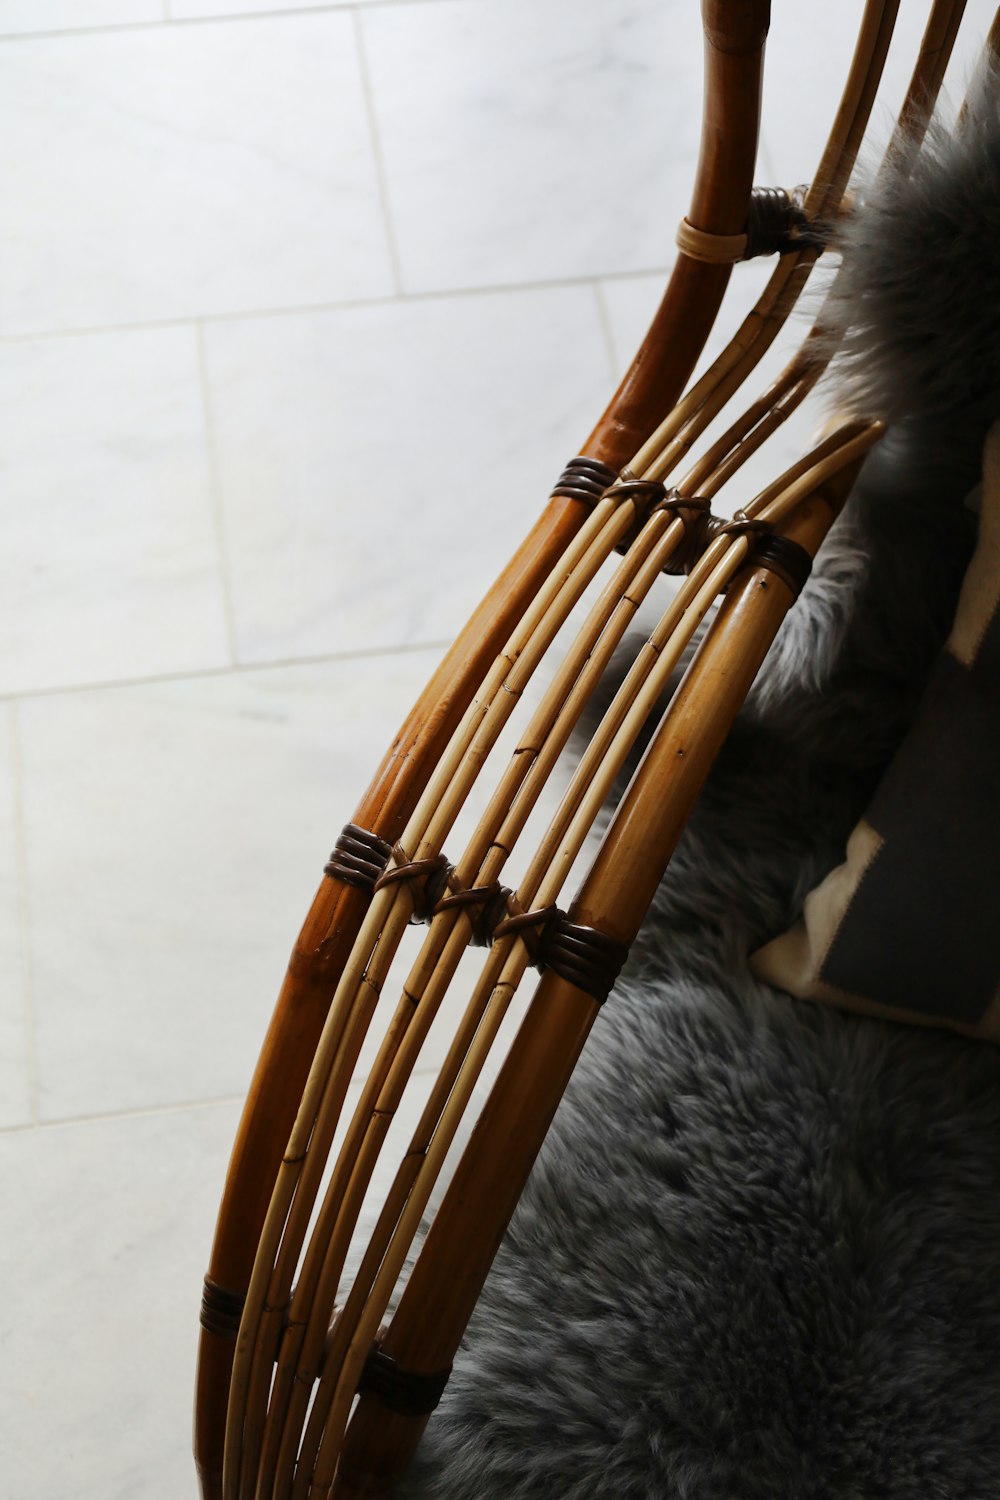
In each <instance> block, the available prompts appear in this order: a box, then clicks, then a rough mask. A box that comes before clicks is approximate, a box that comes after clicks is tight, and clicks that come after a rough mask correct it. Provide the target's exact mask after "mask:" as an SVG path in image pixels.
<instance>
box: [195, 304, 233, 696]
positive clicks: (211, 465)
mask: <svg viewBox="0 0 1000 1500" xmlns="http://www.w3.org/2000/svg"><path fill="white" fill-rule="evenodd" d="M195 337H196V339H197V342H198V381H199V384H200V386H201V404H202V413H203V415H204V419H205V443H206V446H207V449H208V474H209V488H210V490H211V499H212V520H213V526H214V530H215V545H216V551H217V559H216V561H217V564H218V569H219V584H220V586H221V588H222V607H223V610H224V613H225V616H226V638H227V641H228V643H229V663H230V666H231V667H235V666H236V664H237V661H238V652H237V649H236V611H235V609H234V607H233V589H232V580H231V578H230V569H229V548H228V545H227V538H226V517H225V512H224V511H223V508H222V480H221V477H220V474H219V448H218V443H217V442H216V436H215V413H214V410H213V407H212V393H211V388H210V386H209V380H208V356H207V352H206V349H205V325H204V323H201V322H199V323H196V324H195Z"/></svg>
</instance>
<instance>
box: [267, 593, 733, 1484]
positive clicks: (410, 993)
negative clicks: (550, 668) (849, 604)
mask: <svg viewBox="0 0 1000 1500" xmlns="http://www.w3.org/2000/svg"><path fill="white" fill-rule="evenodd" d="M715 592H717V586H714V588H712V591H711V594H709V597H715ZM529 738H531V735H529ZM508 841H510V837H508V835H507V834H504V843H508ZM489 873H490V876H492V874H493V873H495V871H489ZM405 999H406V1001H412V1002H414V1004H417V1002H420V1005H421V1013H423V1014H430V1013H429V1011H427V1008H426V998H424V996H421V995H420V992H418V990H415V987H414V981H412V980H409V981H408V984H406V987H405ZM405 1014H406V1016H412V1010H409V1007H406V1008H405ZM364 1110H370V1098H366V1100H364V1101H363V1104H360V1106H358V1113H363V1112H364ZM381 1113H382V1103H379V1115H381ZM340 1191H342V1182H334V1184H331V1188H330V1197H331V1199H333V1200H334V1202H336V1199H337V1197H339V1193H340ZM313 1233H315V1236H316V1238H319V1236H321V1235H322V1230H321V1227H319V1226H318V1227H316V1230H315V1232H313ZM300 1287H301V1280H300ZM334 1290H336V1289H334ZM268 1421H270V1418H268ZM264 1493H267V1491H265V1488H264Z"/></svg>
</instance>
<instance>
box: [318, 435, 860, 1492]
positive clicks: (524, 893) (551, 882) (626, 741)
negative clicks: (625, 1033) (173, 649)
mask: <svg viewBox="0 0 1000 1500" xmlns="http://www.w3.org/2000/svg"><path fill="white" fill-rule="evenodd" d="M856 446H857V445H856V444H854V445H851V444H847V445H845V447H844V453H845V454H846V455H847V458H848V459H850V458H851V457H852V456H853V454H854V452H856ZM841 461H843V460H841ZM825 467H826V468H827V469H828V468H829V465H826V466H825ZM815 470H816V466H815V465H814V473H813V475H812V476H811V479H812V481H813V482H815V478H816V472H815ZM800 491H801V486H800ZM794 500H795V496H794V495H792V496H791V497H790V498H789V500H788V501H787V502H786V503H788V504H790V503H793V502H794ZM774 509H777V507H775V508H774ZM741 549H742V551H745V550H746V543H745V542H740V543H739V544H735V550H734V555H733V557H732V559H731V560H730V561H729V562H728V563H727V564H724V565H723V566H724V567H725V568H726V571H727V573H728V574H731V573H732V572H733V571H735V569H736V568H738V567H739V566H740V565H741V563H742V560H743V558H742V555H741ZM719 582H720V579H719V578H718V577H716V578H715V579H714V580H713V582H712V584H711V586H710V587H709V588H708V589H707V591H704V590H703V594H704V597H703V599H702V601H701V606H700V609H699V611H698V618H700V617H701V615H703V614H704V611H705V610H706V609H707V608H708V606H709V604H710V603H711V601H712V600H713V599H714V598H715V597H716V594H717V592H718V584H719ZM696 624H697V619H692V620H691V622H690V630H689V631H688V632H687V633H686V636H687V635H689V634H690V633H691V631H693V629H694V628H695V626H696ZM684 644H686V638H685V640H681V641H679V642H678V641H677V640H676V637H675V640H674V641H672V642H671V645H672V647H673V646H676V654H677V655H679V653H680V650H682V649H683V646H684ZM675 660H676V656H674V657H672V658H666V657H664V656H663V655H661V656H660V657H659V659H658V662H657V671H656V672H655V673H654V674H653V682H652V685H650V686H648V687H647V693H651V694H653V695H654V696H656V695H658V694H659V691H660V690H661V688H662V684H663V682H664V681H665V675H666V674H668V673H669V671H670V670H672V667H673V664H674V661H675ZM651 701H652V699H648V700H646V701H643V702H642V703H641V704H640V705H639V708H638V709H637V710H633V716H632V718H631V720H630V722H629V723H628V724H627V725H626V727H625V728H624V729H622V730H621V731H620V734H619V737H618V742H617V744H616V746H615V753H613V754H612V755H610V756H609V757H607V759H606V760H605V761H604V764H603V766H602V770H601V776H602V777H606V776H607V775H610V776H611V777H612V778H613V777H614V775H616V774H617V770H618V766H619V764H620V761H621V760H622V759H623V758H624V756H625V754H627V752H628V749H629V747H630V745H631V744H632V743H633V741H634V735H635V732H636V729H637V725H638V723H640V722H641V721H642V719H644V718H645V716H646V714H647V713H648V711H649V708H650V705H651ZM636 713H638V716H639V717H638V719H636V718H635V714H636ZM601 748H602V749H603V746H602V747H601ZM580 770H581V774H580V775H579V776H578V778H577V783H578V784H579V783H580V782H583V783H584V784H586V782H587V774H586V773H587V771H588V770H589V767H581V768H580ZM606 790H607V786H606V785H605V786H604V787H602V788H601V791H600V795H599V796H598V797H597V802H596V806H597V807H599V806H600V803H601V802H603V798H604V794H605V793H606ZM590 821H592V818H589V819H588V820H587V823H586V827H589V822H590ZM581 826H582V825H581ZM585 832H586V828H584V829H583V833H584V834H585ZM578 839H579V841H582V839H580V838H579V829H578ZM542 863H543V865H544V864H545V863H547V860H543V862H542ZM536 864H537V862H536ZM564 874H565V871H561V872H560V873H559V874H558V875H557V876H555V877H554V876H553V874H552V872H551V869H550V871H549V873H548V875H546V876H545V878H544V880H543V885H542V887H541V890H540V892H539V895H538V897H537V899H538V900H539V901H542V902H543V903H544V904H547V903H548V901H549V900H550V899H551V898H552V897H553V895H554V894H555V893H556V885H557V884H559V883H561V880H562V879H563V878H564ZM518 899H519V900H520V901H522V902H524V901H525V900H527V899H531V892H530V889H528V888H526V887H525V886H524V885H522V886H521V887H520V888H519V891H518ZM524 962H527V959H526V958H525V959H524ZM490 967H491V968H495V960H494V962H493V963H491V965H490ZM522 967H523V965H522ZM488 977H489V978H490V979H491V980H492V979H495V974H491V975H489V976H488ZM507 977H508V976H506V975H505V976H504V979H505V980H506V979H507ZM518 977H519V976H518ZM502 982H503V981H502ZM480 1045H481V1040H480V1038H479V1036H478V1035H477V1040H476V1046H477V1048H478V1047H480ZM483 1045H485V1044H483ZM476 1071H477V1072H478V1067H477V1069H476ZM387 1107H388V1101H387V1100H386V1099H385V1098H380V1099H379V1102H378V1109H379V1112H380V1113H381V1112H382V1111H383V1110H384V1109H386V1108H387ZM414 1211H415V1212H418V1213H419V1211H420V1210H414ZM403 1253H404V1254H405V1247H404V1249H403ZM390 1290H391V1286H390ZM343 1316H344V1315H342V1318H343ZM379 1316H380V1314H379ZM340 1327H341V1330H342V1331H343V1323H342V1322H341V1324H340ZM317 1402H318V1405H317V1407H316V1411H317V1418H318V1417H319V1415H320V1411H321V1406H322V1398H321V1397H317ZM314 1425H315V1424H314ZM303 1459H304V1460H305V1461H306V1463H307V1462H308V1456H307V1454H306V1453H304V1454H303Z"/></svg>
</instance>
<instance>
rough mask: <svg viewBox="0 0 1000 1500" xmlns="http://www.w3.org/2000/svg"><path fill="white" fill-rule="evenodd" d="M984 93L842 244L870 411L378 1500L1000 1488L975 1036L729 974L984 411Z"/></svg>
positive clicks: (970, 1493)
mask: <svg viewBox="0 0 1000 1500" xmlns="http://www.w3.org/2000/svg"><path fill="white" fill-rule="evenodd" d="M994 88H995V81H994ZM998 97H1000V96H998V94H997V93H996V92H993V93H992V94H991V95H989V96H987V94H986V93H985V92H984V91H981V92H980V94H979V96H978V99H979V103H978V106H977V109H976V110H974V111H973V115H972V121H971V124H970V125H969V126H968V127H967V130H966V132H965V134H964V135H963V136H962V137H961V138H960V139H957V140H956V139H953V138H951V137H949V136H946V135H945V134H944V133H943V132H942V131H937V132H935V134H934V135H933V136H932V138H931V141H930V145H929V150H928V152H927V153H926V154H925V155H922V156H921V157H920V159H919V161H918V162H916V163H905V164H902V165H901V168H900V170H899V171H898V172H897V173H896V174H895V175H894V176H893V177H892V179H891V181H890V184H889V186H888V188H887V190H886V193H885V196H884V197H882V198H881V199H880V200H879V201H878V203H877V204H873V205H870V206H869V208H868V209H867V210H866V213H867V214H870V215H871V217H870V218H869V219H868V221H867V222H868V226H869V227H868V228H865V227H864V226H863V225H862V224H860V223H859V226H858V229H857V230H856V231H852V249H851V254H852V255H853V260H852V264H851V269H850V277H849V281H845V283H844V288H843V293H842V295H843V296H844V297H847V296H848V295H850V296H861V297H863V298H864V299H865V302H864V307H863V309H862V311H863V313H864V316H863V318H862V320H861V322H860V331H859V333H858V334H857V335H856V336H854V337H853V338H852V342H851V350H850V362H851V365H852V368H853V369H854V370H855V371H862V372H864V377H863V381H862V385H863V389H864V393H865V396H866V398H867V399H868V400H869V401H870V402H872V403H873V404H874V405H875V406H876V407H877V406H878V402H879V400H880V399H881V397H880V396H879V392H883V393H884V392H886V391H888V392H891V396H890V397H888V398H887V403H888V405H891V407H892V414H893V417H894V419H895V426H894V428H893V429H892V431H891V432H890V434H889V436H888V437H887V438H886V440H885V441H884V443H883V444H882V445H881V446H880V448H879V449H877V450H876V451H875V452H874V453H873V455H872V456H871V458H870V459H869V461H868V463H867V464H866V466H865V469H864V471H863V473H862V477H861V479H860V481H859V483H858V485H857V486H856V488H855V492H854V495H853V497H852V499H851V501H850V502H849V505H848V507H847V509H846V511H845V513H844V514H843V516H842V517H841V519H840V521H839V522H838V524H837V526H836V527H835V529H834V531H833V533H832V534H831V537H830V539H829V542H828V544H827V545H825V546H824V548H823V550H822V553H821V556H820V559H819V561H818V564H817V567H816V570H815V573H814V576H813V578H812V580H811V581H810V583H809V585H808V587H807V588H806V590H805V592H804V594H803V596H802V598H801V600H800V602H799V604H798V606H797V607H796V608H795V609H794V610H793V611H792V612H791V614H790V615H789V617H788V620H787V622H786V624H785V626H784V627H783V630H782V632H781V634H780V636H779V639H778V641H777V643H776V646H775V649H774V651H773V652H772V654H771V656H770V657H769V659H768V661H767V662H766V664H765V667H764V669H763V670H762V672H761V675H760V677H759V679H758V682H757V684H756V686H755V689H754V691H753V693H752V695H751V698H750V699H749V701H748V703H747V704H746V707H745V709H744V711H743V713H742V715H741V716H740V718H739V720H738V723H737V725H736V728H735V730H734V733H733V734H732V736H731V738H730V740H729V742H728V744H727V745H726V748H725V750H724V751H723V753H722V755H721V756H720V758H719V760H718V762H717V764H716V767H715V769H714V772H713V774H712V776H711V778H710V781H709V784H708V787H707V789H706V791H705V794H704V796H703V798H702V800H701V802H700V803H699V805H698V808H697V810H696V813H695V815H694V817H693V819H692V821H691V824H690V826H689V829H688V831H687V833H686V836H685V838H684V840H683V841H682V844H681V846H680V848H679V850H678V852H677V855H676V857H675V859H674V861H673V864H672V866H671V868H670V870H669V872H668V874H667V877H666V879H665V881H664V882H663V885H662V887H661V890H660V892H659V895H658V898H657V900H656V903H655V907H654V909H653V910H652V911H651V912H650V915H649V918H648V921H647V924H646V927H645V929H644V933H643V935H642V937H641V939H640V940H639V942H638V943H637V944H636V946H635V948H634V950H633V953H632V957H631V960H630V962H629V964H628V967H627V969H626V971H625V974H624V976H623V978H622V980H621V982H620V983H619V985H618V987H617V989H616V991H615V993H614V994H613V995H612V997H611V999H610V1000H609V1001H608V1003H607V1005H606V1006H605V1007H604V1009H603V1010H602V1012H601V1015H600V1017H599V1019H598V1022H597V1025H596V1027H595V1029H594V1032H593V1034H592V1037H591V1040H590V1042H589V1043H588V1046H587V1048H586V1051H585V1053H584V1057H583V1059H582V1061H581V1064H580V1067H579V1069H578V1071H577V1073H576V1074H575V1076H574V1078H573V1080H572V1083H571V1085H570V1088H569V1091H568V1093H567V1095H566V1098H565V1100H564V1101H563V1104H562V1106H561V1108H560V1110H559V1112H558V1115H557V1117H556V1121H555V1123H554V1126H553V1129H552V1131H551V1133H550V1135H549V1138H548V1140H547V1141H546V1144H545V1146H544V1148H543V1150H542V1153H541V1155H540V1157H539V1159H538V1162H537V1164H536V1167H535V1170H534V1173H533V1175H532V1177H531V1179H530V1182H529V1184H528V1187H527V1190H526V1192H525V1194H524V1197H523V1199H522V1201H521V1204H520V1206H519V1208H518V1210H517V1212H516V1214H515V1217H514V1219H513V1221H512V1224H511V1226H510V1229H509V1231H508V1233H507V1236H506V1239H505V1241H504V1243H503V1245H502V1247H501V1250H500V1253H499V1255H498V1258H497V1261H496V1264H495V1267H494V1270H493V1272H492V1274H491V1277H490V1279H489V1282H488V1284H487V1286H486V1289H485V1291H484V1294H483V1297H482V1299H481V1301H480V1304H479V1307H478V1309H477V1311H476V1313H475V1315H474V1317H473V1320H472V1322H471V1324H470V1327H469V1329H468V1334H467V1337H466V1340H465V1342H464V1345H463V1348H462V1350H461V1351H460V1354H459V1357H458V1360H457V1362H456V1365H455V1370H454V1373H453V1375H452V1378H451V1381H450V1383H449V1385H448V1388H447V1390H446V1392H445V1396H444V1399H443V1401H442V1403H441V1406H440V1407H439V1409H438V1411H437V1412H436V1413H435V1415H434V1416H433V1417H432V1419H431V1421H430V1424H429V1426H428V1429H427V1433H426V1436H425V1438H424V1441H423V1444H422V1446H421V1449H420V1452H419V1454H418V1456H417V1460H416V1463H415V1466H414V1469H413V1471H412V1473H411V1475H410V1476H409V1478H408V1479H407V1481H406V1482H405V1484H404V1485H403V1486H402V1487H401V1490H400V1494H401V1495H402V1496H403V1497H405V1500H432V1497H433V1500H997V1497H998V1496H1000V1049H997V1048H993V1047H990V1046H988V1045H983V1044H977V1043H973V1042H968V1041H965V1040H963V1039H960V1038H958V1037H952V1036H948V1035H946V1034H943V1033H934V1032H927V1031H921V1030H917V1029H909V1028H904V1027H900V1026H895V1025H891V1024H889V1023H884V1022H878V1021H872V1020H868V1019H863V1018H859V1017H855V1016H848V1015H845V1014H842V1013H840V1012H838V1011H834V1010H830V1009H827V1008H825V1007H820V1006H815V1005H810V1004H808V1003H801V1002H795V1001H793V1000H791V999H789V998H788V997H787V996H784V995H782V994H780V993H778V992H776V991H774V990H771V989H768V988H766V987H765V986H763V985H762V984H759V983H757V982H756V981H755V980H754V979H753V978H752V977H751V975H750V973H749V971H748V969H747V964H746V955H747V953H748V951H749V950H751V949H753V948H754V947H756V946H757V945H759V944H760V943H762V942H763V941H764V940H765V939H766V938H768V937H769V936H772V935H774V934H775V933H777V932H779V931H781V930H783V929H784V927H786V926H787V925H788V923H789V922H790V921H791V920H792V919H793V918H794V916H795V915H796V913H797V911H798V910H799V908H800V904H801V901H802V898H803V896H804V895H805V893H806V892H807V891H808V890H809V889H810V888H811V887H812V886H813V885H815V884H816V883H817V881H818V880H819V879H820V878H822V876H823V875H824V874H825V873H826V872H827V871H828V870H829V869H830V868H832V866H833V865H834V864H836V863H837V862H838V861H839V860H840V859H841V857H842V851H843V847H844V840H845V838H846V836H847V834H848V832H849V830H850V829H851V827H852V825H853V823H854V822H855V821H856V819H857V818H858V816H859V815H860V813H861V812H862V810H863V808H864V806H865V804H866V802H867V799H868V797H869V795H870V793H871V791H872V788H873V787H874V785H875V784H876V782H877V780H878V778H879V776H880V774H881V773H882V771H883V770H884V768H885V766H886V764H887V762H888V761H889V759H890V757H891V755H892V753H893V750H894V748H895V746H896V745H897V744H898V742H899V740H900V738H901V736H902V735H903V733H904V732H905V730H906V728H907V726H908V724H909V723H910V721H911V718H912V716H913V713H914V711H915V706H916V703H917V701H918V697H919V693H920V689H921V685H922V682H923V680H924V677H925V675H926V673H927V670H928V668H929V664H930V662H931V661H932V659H933V657H934V654H935V652H936V651H937V650H938V648H939V646H940V644H941V642H942V640H943V639H944V637H945V635H946V633H947V630H948V627H949V624H950V621H951V616H952V612H953V610H954V606H955V600H956V597H957V592H958V588H959V584H960V582H961V577H962V573H963V569H964V567H965V564H966V561H967V559H968V557H969V554H970V551H971V546H972V541H973V534H972V533H973V527H974V522H973V519H972V517H971V515H970V512H969V510H968V508H967V507H966V506H965V505H964V504H963V499H964V496H965V495H966V493H967V492H968V490H969V489H970V487H971V486H972V485H973V484H974V483H975V481H976V478H977V474H978V463H979V448H980V443H981V440H982V435H983V430H985V421H986V419H987V416H995V415H996V414H997V412H998V410H1000V403H998V402H996V401H995V400H994V397H995V395H996V389H997V385H996V376H997V372H998V358H1000V233H998V226H1000V120H998V104H997V99H998ZM987 99H989V100H990V101H992V102H990V103H987V102H986V101H987ZM945 167H947V170H945ZM977 215H978V219H977V217H976V216H977ZM977 225H978V228H977V227H976V226H977ZM959 230H961V233H960V234H959V233H958V231H959ZM956 234H957V235H958V238H957V240H956V238H955V236H956ZM894 236H895V238H894ZM900 237H902V238H900ZM893 246H895V247H896V248H895V249H893V248H892V247H893ZM904 247H905V250H904ZM956 255H957V256H958V260H957V261H956V258H955V257H956ZM900 257H904V260H903V261H902V262H901V261H900ZM945 258H946V259H947V261H948V264H947V266H945V265H944V264H943V260H944V259H945ZM956 281H957V283H958V286H957V301H951V300H950V294H951V290H952V289H955V286H956ZM927 287H930V288H933V289H934V290H933V295H932V294H930V293H928V294H927V295H924V294H922V293H921V292H920V291H919V290H918V289H919V288H927ZM873 318H874V319H875V322H874V323H873V321H872V319H873ZM879 320H882V323H881V326H879ZM939 370H945V371H947V374H948V378H947V379H944V378H941V379H936V378H935V372H937V371H939ZM876 371H877V380H876V374H875V372H876ZM990 382H993V384H992V385H990V384H989V383H990ZM901 393H906V400H905V401H903V400H902V396H901ZM901 402H902V404H901ZM952 403H957V405H956V404H952ZM998 753H1000V747H998ZM998 833H1000V830H998ZM998 918H1000V893H998Z"/></svg>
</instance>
